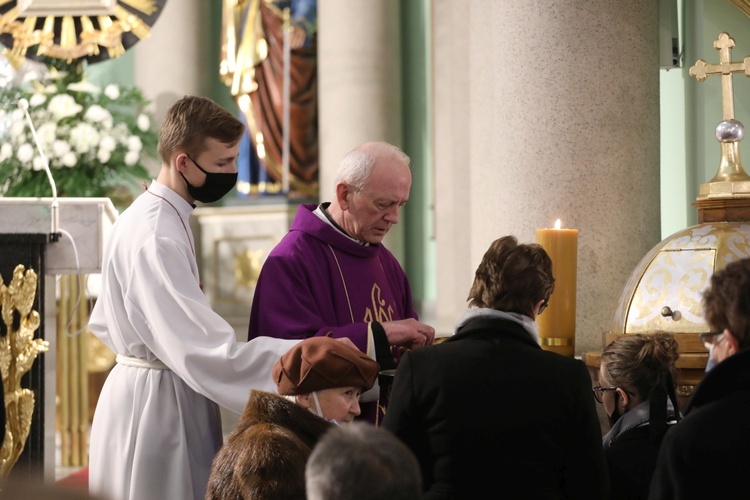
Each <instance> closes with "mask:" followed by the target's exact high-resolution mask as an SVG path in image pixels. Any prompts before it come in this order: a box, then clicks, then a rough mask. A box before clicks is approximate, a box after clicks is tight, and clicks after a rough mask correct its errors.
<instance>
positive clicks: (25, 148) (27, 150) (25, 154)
mask: <svg viewBox="0 0 750 500" xmlns="http://www.w3.org/2000/svg"><path fill="white" fill-rule="evenodd" d="M33 157H34V148H33V147H31V144H21V145H20V146H19V147H18V151H16V158H18V161H20V162H21V163H24V164H26V163H29V162H30V161H31V159H32V158H33Z"/></svg>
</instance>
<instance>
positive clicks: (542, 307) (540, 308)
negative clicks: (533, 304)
mask: <svg viewBox="0 0 750 500" xmlns="http://www.w3.org/2000/svg"><path fill="white" fill-rule="evenodd" d="M548 305H549V299H544V302H542V305H541V306H539V312H538V313H536V315H537V316H539V315H540V314H542V312H543V311H544V310H545V309H547V306H548Z"/></svg>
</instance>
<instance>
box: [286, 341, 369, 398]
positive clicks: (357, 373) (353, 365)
mask: <svg viewBox="0 0 750 500" xmlns="http://www.w3.org/2000/svg"><path fill="white" fill-rule="evenodd" d="M379 370H380V367H379V365H378V363H377V362H375V361H373V360H372V359H370V358H369V357H368V356H367V355H366V354H364V353H362V352H361V351H359V350H357V349H353V348H352V347H350V346H348V345H345V344H343V343H341V342H339V341H338V340H335V339H333V338H331V337H310V338H307V339H305V340H303V341H302V342H300V343H299V344H297V345H295V346H294V347H292V348H291V349H290V350H289V351H288V352H287V353H286V354H284V355H283V356H282V357H281V359H279V360H278V361H277V362H276V365H275V366H274V367H273V371H272V375H273V379H274V381H275V382H276V385H277V386H278V392H279V394H285V395H294V394H310V393H311V392H314V391H320V390H323V389H333V388H336V387H361V388H362V390H363V391H366V390H368V389H369V388H371V387H372V386H373V384H374V383H375V378H376V377H377V376H378V371H379Z"/></svg>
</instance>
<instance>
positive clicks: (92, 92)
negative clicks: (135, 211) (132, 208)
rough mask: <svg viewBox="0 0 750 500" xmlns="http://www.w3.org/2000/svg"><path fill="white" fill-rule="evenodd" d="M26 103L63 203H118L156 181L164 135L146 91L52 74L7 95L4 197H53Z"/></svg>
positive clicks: (0, 189)
mask: <svg viewBox="0 0 750 500" xmlns="http://www.w3.org/2000/svg"><path fill="white" fill-rule="evenodd" d="M71 80H72V81H71ZM22 98H24V99H27V100H28V102H29V107H28V110H29V114H30V116H31V120H32V121H33V123H34V127H35V128H36V131H37V137H38V139H39V143H40V145H41V148H42V150H43V152H44V156H45V157H46V159H47V162H48V164H49V167H50V170H51V172H52V177H53V178H54V179H55V184H56V186H57V191H58V194H59V195H60V196H75V197H81V196H110V195H111V194H112V193H115V192H117V191H121V190H122V189H123V188H126V189H128V190H132V189H134V188H135V186H136V185H137V184H138V181H141V180H146V179H148V178H149V174H148V170H147V169H146V167H145V166H144V159H145V158H147V157H151V158H155V157H156V143H157V133H156V132H154V131H153V130H152V128H151V123H152V116H151V114H150V112H148V111H147V110H146V107H147V106H148V104H149V102H148V101H147V100H146V99H145V98H144V97H143V95H142V94H141V92H140V91H139V90H138V89H136V88H134V87H120V86H118V85H116V84H109V85H107V86H106V87H105V88H104V89H101V88H99V87H98V86H96V85H93V84H91V83H88V82H86V81H84V80H83V79H80V78H78V77H75V76H74V77H73V78H71V77H70V76H69V73H65V72H59V71H56V70H52V71H51V72H50V73H48V74H47V75H46V77H45V81H44V82H42V83H40V82H25V83H22V84H20V85H15V86H11V87H8V88H4V89H0V103H2V109H1V110H0V196H30V197H41V196H51V195H52V191H51V188H50V186H49V182H48V179H47V174H46V172H45V169H44V159H43V158H42V156H41V155H40V154H39V151H38V150H37V147H36V143H35V141H34V137H33V135H32V131H31V128H30V127H29V125H28V122H27V120H26V118H25V116H24V112H23V111H22V110H21V109H20V108H19V107H18V102H19V100H20V99H22Z"/></svg>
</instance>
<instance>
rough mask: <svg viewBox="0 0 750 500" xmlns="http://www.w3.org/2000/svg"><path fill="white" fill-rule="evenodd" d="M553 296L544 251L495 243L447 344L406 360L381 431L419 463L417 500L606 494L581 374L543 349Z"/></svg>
mask: <svg viewBox="0 0 750 500" xmlns="http://www.w3.org/2000/svg"><path fill="white" fill-rule="evenodd" d="M553 290H554V278H553V275H552V262H551V260H550V258H549V256H548V255H547V253H546V252H545V251H544V249H543V248H542V247H541V246H540V245H537V244H529V245H526V244H519V243H518V241H517V240H516V238H515V237H514V236H505V237H503V238H500V239H498V240H496V241H494V242H493V243H492V245H491V246H490V248H489V249H488V250H487V252H486V253H485V255H484V258H483V259H482V262H481V263H480V265H479V267H478V268H477V270H476V274H475V278H474V284H473V286H472V287H471V291H470V293H469V301H470V308H469V310H468V311H467V312H466V314H465V315H464V316H463V317H462V318H461V319H460V320H459V322H458V325H457V327H456V330H455V333H454V335H453V336H452V337H450V338H449V339H448V340H446V341H444V342H442V343H440V344H437V345H433V346H427V347H424V348H420V349H415V350H411V351H407V352H406V353H404V357H403V358H402V360H401V363H400V364H399V367H398V369H397V371H396V375H395V377H394V381H393V387H392V393H391V400H390V406H389V407H388V410H387V412H386V414H385V419H384V420H383V426H384V427H385V428H386V429H388V430H390V431H392V432H394V433H395V434H396V435H397V436H398V437H399V438H400V439H401V440H402V441H403V442H404V443H406V445H407V446H408V447H409V448H410V449H411V450H412V451H413V452H414V454H415V455H416V456H417V459H418V460H419V463H420V468H421V471H422V477H423V491H424V496H423V498H430V499H435V498H487V495H490V496H493V497H494V496H497V497H504V496H506V495H507V494H509V492H512V491H515V492H517V494H518V496H519V497H523V498H576V499H597V500H600V499H601V498H603V497H604V496H605V495H606V472H605V468H604V460H603V456H602V442H601V438H602V435H601V428H600V425H599V421H598V418H597V414H596V407H595V403H594V399H593V398H592V397H591V378H590V376H589V374H588V371H587V369H586V366H585V365H584V364H583V363H582V362H581V361H580V360H577V359H575V358H572V357H567V356H563V355H560V354H557V353H553V352H550V351H544V350H542V349H541V347H540V346H539V335H538V330H537V325H536V322H535V318H536V317H537V315H538V314H540V313H541V312H542V311H543V309H544V307H545V306H546V304H547V301H548V300H549V298H550V295H551V294H552V292H553ZM488 492H491V493H488Z"/></svg>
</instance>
